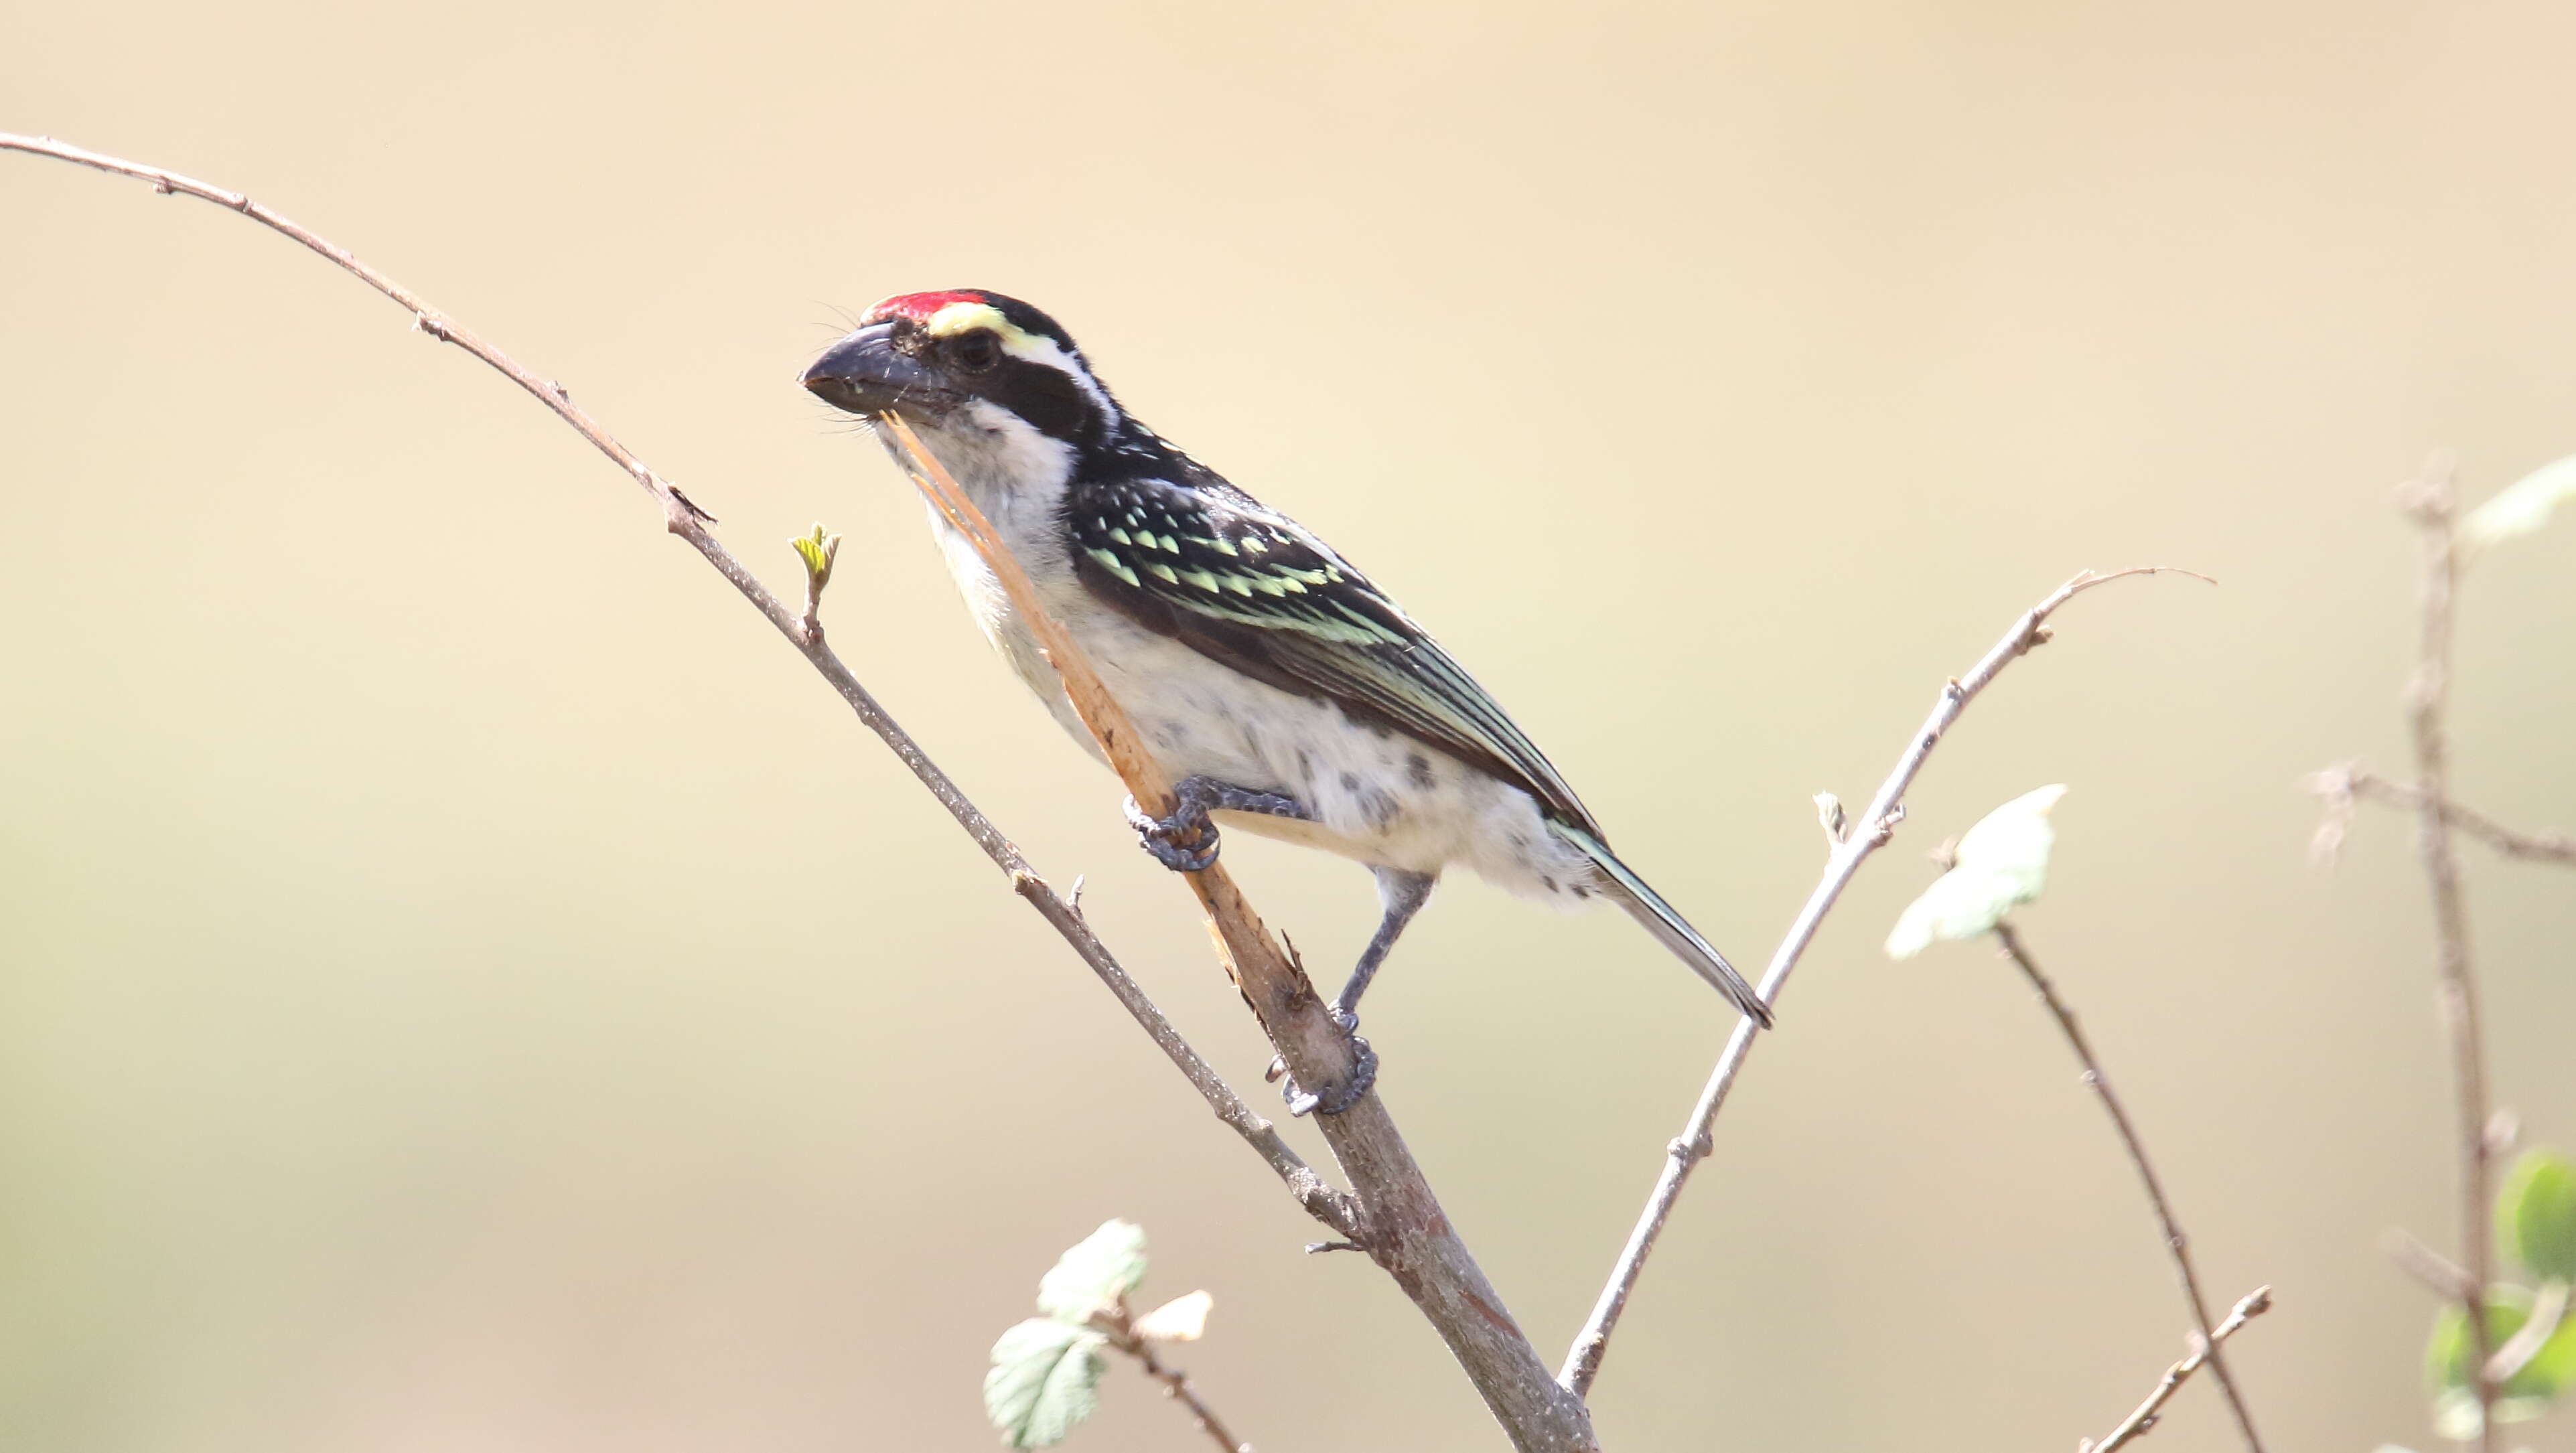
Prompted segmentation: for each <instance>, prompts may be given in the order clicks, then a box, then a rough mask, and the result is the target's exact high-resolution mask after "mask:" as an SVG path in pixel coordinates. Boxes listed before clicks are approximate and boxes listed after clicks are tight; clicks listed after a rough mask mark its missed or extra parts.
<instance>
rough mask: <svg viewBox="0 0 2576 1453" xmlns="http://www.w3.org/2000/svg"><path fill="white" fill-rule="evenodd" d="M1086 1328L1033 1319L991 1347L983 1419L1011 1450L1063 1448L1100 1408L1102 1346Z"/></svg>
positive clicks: (1104, 1340) (1005, 1335)
mask: <svg viewBox="0 0 2576 1453" xmlns="http://www.w3.org/2000/svg"><path fill="white" fill-rule="evenodd" d="M1107 1341H1108V1339H1107V1338H1105V1337H1103V1336H1101V1335H1100V1334H1099V1333H1098V1332H1095V1331H1092V1330H1091V1329H1089V1328H1087V1327H1075V1326H1070V1325H1067V1324H1066V1323H1063V1322H1056V1321H1049V1320H1047V1319H1045V1318H1042V1317H1031V1318H1030V1319H1029V1320H1027V1321H1025V1322H1022V1323H1020V1324H1019V1325H1017V1326H1015V1327H1013V1328H1011V1330H1009V1331H1007V1332H1004V1333H1003V1334H1002V1336H1001V1340H1000V1341H998V1342H995V1343H994V1344H993V1370H992V1371H990V1372H987V1373H985V1374H984V1413H985V1416H987V1417H989V1418H991V1419H992V1420H993V1426H994V1427H996V1428H998V1429H1000V1430H1001V1433H1002V1442H1003V1444H1004V1445H1005V1446H1007V1447H1012V1448H1044V1447H1047V1446H1049V1445H1050V1444H1055V1443H1061V1442H1063V1441H1064V1438H1065V1435H1066V1434H1067V1433H1070V1432H1072V1431H1073V1430H1074V1428H1075V1427H1076V1426H1078V1425H1079V1424H1080V1423H1081V1422H1082V1420H1083V1419H1085V1418H1087V1417H1090V1416H1091V1413H1092V1410H1093V1409H1094V1408H1097V1407H1099V1406H1100V1374H1101V1372H1102V1370H1103V1362H1102V1359H1101V1356H1100V1349H1101V1346H1102V1345H1103V1344H1104V1343H1105V1342H1107Z"/></svg>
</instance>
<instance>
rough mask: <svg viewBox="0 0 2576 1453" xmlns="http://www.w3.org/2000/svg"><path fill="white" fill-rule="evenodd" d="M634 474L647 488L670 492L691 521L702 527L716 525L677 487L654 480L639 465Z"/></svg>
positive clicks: (713, 518) (712, 519)
mask: <svg viewBox="0 0 2576 1453" xmlns="http://www.w3.org/2000/svg"><path fill="white" fill-rule="evenodd" d="M636 472H637V474H638V475H639V476H640V477H641V478H642V479H643V480H644V483H645V485H646V486H647V487H658V488H660V489H665V490H668V491H670V494H671V498H672V499H674V500H676V501H678V502H679V505H680V508H681V509H683V510H686V511H688V515H689V518H690V519H693V520H695V521H697V522H698V523H699V524H702V525H712V524H715V523H717V521H716V517H715V516H713V515H711V514H708V513H707V512H706V511H705V510H702V509H699V508H698V502H697V501H696V500H693V499H691V498H689V497H688V495H686V494H684V493H682V492H681V490H680V487H679V486H678V485H676V484H672V483H670V482H668V481H665V480H656V479H655V478H654V477H653V476H652V474H651V473H650V472H649V471H646V470H645V469H644V468H643V467H642V466H640V465H639V466H637V469H636Z"/></svg>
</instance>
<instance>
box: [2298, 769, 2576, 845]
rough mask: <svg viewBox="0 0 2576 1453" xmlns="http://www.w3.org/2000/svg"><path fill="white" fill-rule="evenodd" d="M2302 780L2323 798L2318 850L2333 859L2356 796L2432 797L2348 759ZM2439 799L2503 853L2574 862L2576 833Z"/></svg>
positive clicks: (2417, 801) (2407, 801) (2459, 822)
mask: <svg viewBox="0 0 2576 1453" xmlns="http://www.w3.org/2000/svg"><path fill="white" fill-rule="evenodd" d="M2304 785H2305V786H2306V787H2307V789H2308V790H2309V791H2310V792H2313V793H2315V794H2316V795H2317V796H2318V797H2320V798H2322V799H2324V801H2325V806H2326V818H2325V821H2324V822H2322V823H2320V824H2318V826H2317V840H2316V844H2315V853H2316V856H2317V857H2319V858H2320V859H2323V860H2325V861H2328V862H2331V861H2333V859H2334V856H2335V853H2336V851H2337V850H2338V849H2340V848H2341V847H2342V845H2343V838H2344V833H2345V830H2346V828H2347V827H2348V825H2349V824H2350V822H2351V820H2352V808H2353V803H2354V802H2355V801H2356V800H2357V799H2360V798H2364V797H2367V798H2369V799H2370V800H2372V801H2374V802H2384V803H2386V804H2388V805H2389V806H2391V807H2402V808H2405V809H2407V810H2408V811H2410V812H2422V811H2423V810H2424V808H2425V806H2426V805H2427V803H2428V801H2430V799H2428V798H2427V797H2426V796H2425V793H2424V789H2423V788H2421V787H2418V786H2416V785H2415V784H2413V783H2411V782H2392V781H2390V780H2388V779H2387V778H2385V777H2382V776H2380V775H2379V774H2378V773H2376V772H2373V771H2371V770H2369V769H2368V768H2366V767H2363V766H2362V765H2361V764H2359V763H2357V762H2346V763H2344V764H2342V765H2341V766H2335V767H2328V768H2327V769H2325V770H2324V771H2322V772H2316V773H2312V774H2310V775H2309V777H2308V778H2307V780H2306V783H2305V784H2304ZM2435 805H2437V806H2438V807H2439V808H2440V810H2441V814H2442V816H2443V817H2444V818H2445V819H2446V820H2448V821H2449V823H2450V824H2451V826H2452V827H2454V828H2456V829H2458V830H2459V831H2461V832H2464V833H2466V834H2468V835H2469V836H2470V837H2473V838H2476V839H2477V840H2478V841H2480V842H2482V843H2485V844H2486V845H2487V846H2488V847H2490V848H2493V849H2494V850H2495V851H2497V852H2498V853H2501V854H2503V855H2504V856H2505V857H2508V858H2520V859H2523V860H2525V861H2528V862H2539V863H2562V864H2565V865H2567V866H2570V867H2576V837H2570V836H2569V835H2568V834H2566V833H2563V832H2557V831H2551V832H2516V831H2514V830H2513V829H2512V828H2509V827H2506V826H2505V825H2504V824H2502V823H2500V822H2497V821H2496V820H2495V819H2494V818H2491V817H2488V816H2487V815H2486V814H2484V813H2481V812H2473V811H2471V810H2470V809H2468V808H2466V807H2463V806H2461V805H2460V804H2459V803H2456V802H2452V801H2449V800H2448V799H2442V800H2440V801H2439V802H2438V803H2437V804H2435Z"/></svg>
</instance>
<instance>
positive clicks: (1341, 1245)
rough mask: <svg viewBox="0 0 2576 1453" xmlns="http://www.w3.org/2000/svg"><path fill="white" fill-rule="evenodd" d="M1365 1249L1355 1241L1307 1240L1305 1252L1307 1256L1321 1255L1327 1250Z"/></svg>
mask: <svg viewBox="0 0 2576 1453" xmlns="http://www.w3.org/2000/svg"><path fill="white" fill-rule="evenodd" d="M1366 1250H1368V1248H1367V1247H1365V1246H1362V1245H1360V1244H1359V1243H1358V1242H1356V1241H1309V1242H1307V1243H1306V1254H1307V1255H1308V1256H1321V1255H1323V1254H1324V1253H1326V1252H1328V1251H1366Z"/></svg>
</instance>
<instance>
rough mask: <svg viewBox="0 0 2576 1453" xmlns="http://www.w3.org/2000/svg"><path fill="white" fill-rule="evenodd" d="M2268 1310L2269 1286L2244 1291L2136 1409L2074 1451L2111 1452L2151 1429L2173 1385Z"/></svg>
mask: <svg viewBox="0 0 2576 1453" xmlns="http://www.w3.org/2000/svg"><path fill="white" fill-rule="evenodd" d="M2270 1310H2272V1289H2271V1288H2270V1287H2256V1288H2255V1289H2254V1290H2253V1291H2251V1292H2249V1293H2247V1294H2246V1297H2245V1299H2244V1300H2243V1301H2241V1302H2238V1303H2237V1304H2236V1309H2235V1310H2234V1311H2232V1312H2229V1313H2228V1314H2227V1320H2226V1321H2224V1322H2221V1323H2219V1324H2218V1326H2217V1327H2216V1328H2215V1329H2213V1330H2212V1331H2211V1332H2210V1334H2209V1336H2208V1338H2207V1339H2206V1340H2204V1341H2202V1342H2201V1343H2200V1345H2199V1346H2197V1347H2195V1348H2193V1349H2192V1352H2191V1355H2190V1356H2188V1357H2186V1358H2184V1359H2183V1360H2182V1361H2180V1362H2177V1363H2175V1364H2174V1365H2173V1366H2171V1367H2168V1368H2166V1369H2165V1375H2164V1376H2163V1377H2162V1378H2161V1379H2159V1380H2158V1381H2157V1383H2156V1390H2155V1391H2153V1392H2151V1393H2148V1394H2147V1400H2146V1401H2145V1402H2142V1403H2140V1404H2138V1406H2137V1409H2136V1411H2134V1412H2132V1413H2130V1414H2129V1415H2128V1416H2127V1417H2125V1418H2122V1419H2121V1420H2120V1426H2118V1427H2116V1428H2113V1429H2112V1430H2111V1431H2110V1432H2109V1433H2108V1434H2107V1435H2105V1436H2104V1437H2103V1439H2102V1441H2101V1442H2099V1443H2096V1442H2094V1441H2093V1440H2092V1439H2090V1438H2087V1439H2085V1440H2083V1441H2082V1442H2081V1443H2079V1444H2077V1445H2076V1448H2075V1453H2112V1450H2114V1449H2116V1448H2118V1447H2120V1446H2121V1445H2122V1444H2125V1443H2127V1442H2129V1441H2130V1440H2131V1439H2133V1438H2137V1437H2140V1436H2142V1435H2144V1434H2146V1433H2147V1432H2148V1431H2150V1430H2151V1429H2153V1428H2154V1427H2155V1425H2156V1418H2157V1417H2158V1416H2159V1415H2160V1414H2161V1413H2162V1412H2163V1410H2164V1405H2165V1400H2166V1399H2167V1398H2170V1397H2172V1396H2173V1395H2174V1389H2175V1388H2178V1387H2180V1386H2182V1385H2183V1383H2184V1382H2185V1381H2187V1380H2189V1378H2190V1377H2191V1375H2192V1374H2193V1373H2195V1372H2198V1371H2200V1365H2201V1364H2202V1363H2203V1362H2205V1361H2209V1360H2210V1359H2211V1358H2212V1357H2214V1356H2215V1355H2216V1353H2217V1351H2218V1344H2219V1343H2221V1342H2224V1341H2226V1340H2227V1339H2228V1338H2230V1337H2233V1336H2235V1335H2236V1334H2237V1333H2238V1332H2239V1331H2241V1330H2243V1328H2244V1326H2245V1324H2246V1323H2247V1322H2250V1321H2252V1320H2253V1319H2254V1318H2256V1317H2259V1316H2261V1315H2263V1314H2264V1313H2265V1312H2268V1311H2270Z"/></svg>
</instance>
